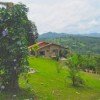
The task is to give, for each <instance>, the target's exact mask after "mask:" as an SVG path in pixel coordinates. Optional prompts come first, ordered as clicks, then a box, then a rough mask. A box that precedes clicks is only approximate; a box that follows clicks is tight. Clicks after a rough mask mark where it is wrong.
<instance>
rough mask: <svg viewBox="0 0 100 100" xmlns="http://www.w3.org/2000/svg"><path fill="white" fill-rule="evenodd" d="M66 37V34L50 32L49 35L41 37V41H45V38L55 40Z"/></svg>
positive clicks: (45, 34)
mask: <svg viewBox="0 0 100 100" xmlns="http://www.w3.org/2000/svg"><path fill="white" fill-rule="evenodd" d="M66 35H67V34H66V33H56V32H48V33H44V34H42V35H40V36H39V39H45V38H48V39H50V38H52V39H54V38H59V37H64V36H66Z"/></svg>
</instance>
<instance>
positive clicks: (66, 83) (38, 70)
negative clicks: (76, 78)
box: [0, 57, 100, 100]
mask: <svg viewBox="0 0 100 100" xmlns="http://www.w3.org/2000/svg"><path fill="white" fill-rule="evenodd" d="M29 63H30V67H31V68H33V69H34V70H35V73H29V74H28V76H27V77H23V76H20V79H19V84H20V87H21V88H22V89H24V90H27V91H26V92H20V93H18V94H14V95H16V97H14V98H12V94H7V93H6V94H1V93H0V100H99V99H100V76H99V75H95V74H89V73H84V72H81V74H82V78H83V79H84V81H85V86H84V87H76V88H75V87H73V86H72V85H71V80H70V79H69V78H68V76H69V73H68V69H67V67H64V66H62V67H61V70H60V73H58V72H57V67H58V62H56V61H54V60H52V59H47V58H35V57H29ZM27 79H28V83H27ZM33 98H34V99H33Z"/></svg>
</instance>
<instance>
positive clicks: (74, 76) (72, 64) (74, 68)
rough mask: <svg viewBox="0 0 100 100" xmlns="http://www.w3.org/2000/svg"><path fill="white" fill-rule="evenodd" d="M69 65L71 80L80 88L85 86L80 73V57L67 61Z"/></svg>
mask: <svg viewBox="0 0 100 100" xmlns="http://www.w3.org/2000/svg"><path fill="white" fill-rule="evenodd" d="M67 64H68V67H69V78H71V80H72V83H73V85H74V86H79V85H81V84H83V80H82V78H81V77H80V73H79V70H80V69H79V64H80V62H79V57H78V55H77V54H74V55H72V56H71V57H69V58H68V59H67Z"/></svg>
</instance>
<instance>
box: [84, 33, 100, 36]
mask: <svg viewBox="0 0 100 100" xmlns="http://www.w3.org/2000/svg"><path fill="white" fill-rule="evenodd" d="M85 36H89V37H100V33H90V34H85Z"/></svg>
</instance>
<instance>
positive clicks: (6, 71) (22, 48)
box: [0, 4, 31, 91]
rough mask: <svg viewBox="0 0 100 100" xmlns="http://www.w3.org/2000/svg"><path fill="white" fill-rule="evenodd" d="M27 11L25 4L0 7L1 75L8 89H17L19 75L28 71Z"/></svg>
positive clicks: (3, 83)
mask: <svg viewBox="0 0 100 100" xmlns="http://www.w3.org/2000/svg"><path fill="white" fill-rule="evenodd" d="M27 12H28V8H26V6H25V5H23V4H16V5H14V6H13V7H11V8H10V9H6V8H0V77H1V79H2V85H3V86H4V87H5V90H8V91H9V90H11V91H17V90H18V89H19V85H18V78H19V75H20V74H21V73H22V72H25V71H28V60H27V55H28V40H27V39H28V38H27V36H28V35H27V34H29V30H28V29H27V27H28V28H30V26H29V23H30V22H29V20H28V17H27ZM30 29H31V28H30Z"/></svg>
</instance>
